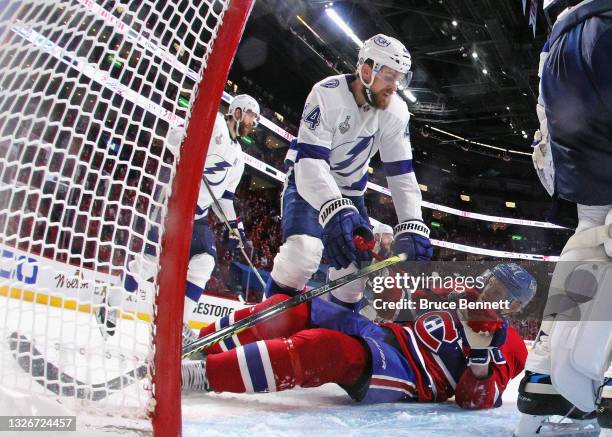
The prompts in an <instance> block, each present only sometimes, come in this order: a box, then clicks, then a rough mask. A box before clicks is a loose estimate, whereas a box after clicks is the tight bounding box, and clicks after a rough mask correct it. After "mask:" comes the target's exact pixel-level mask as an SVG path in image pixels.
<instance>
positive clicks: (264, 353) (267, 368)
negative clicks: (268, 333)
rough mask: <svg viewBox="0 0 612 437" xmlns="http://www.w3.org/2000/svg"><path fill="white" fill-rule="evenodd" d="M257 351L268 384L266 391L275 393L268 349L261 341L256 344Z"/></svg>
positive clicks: (274, 382)
mask: <svg viewBox="0 0 612 437" xmlns="http://www.w3.org/2000/svg"><path fill="white" fill-rule="evenodd" d="M257 349H259V353H260V355H261V362H262V364H263V368H264V372H265V374H266V382H267V383H268V391H271V392H272V391H276V381H275V379H274V369H273V368H272V362H271V361H270V355H269V354H268V347H267V346H266V343H265V342H264V341H263V340H261V341H258V342H257Z"/></svg>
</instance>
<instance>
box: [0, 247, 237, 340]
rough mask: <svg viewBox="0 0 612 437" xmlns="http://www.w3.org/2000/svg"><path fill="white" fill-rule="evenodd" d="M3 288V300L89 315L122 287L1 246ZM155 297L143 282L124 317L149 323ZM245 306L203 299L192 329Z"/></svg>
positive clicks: (112, 279)
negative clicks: (108, 293)
mask: <svg viewBox="0 0 612 437" xmlns="http://www.w3.org/2000/svg"><path fill="white" fill-rule="evenodd" d="M0 284H2V285H1V286H0V296H7V297H11V298H14V299H21V300H24V301H27V302H36V303H38V304H43V305H49V306H52V307H56V308H65V309H69V310H75V311H81V312H86V313H90V312H92V306H93V307H94V308H95V306H97V305H100V303H101V301H102V299H103V296H104V294H105V292H106V290H107V289H108V287H109V286H110V287H120V286H121V277H120V276H115V275H111V274H106V273H100V272H97V271H95V270H90V269H85V268H81V267H77V266H73V265H70V264H66V263H61V262H58V261H54V260H51V259H48V258H44V257H41V256H36V255H32V254H29V253H27V252H24V251H22V250H19V249H16V248H13V247H10V246H7V245H4V244H0ZM153 294H154V287H153V283H152V282H144V281H142V283H141V284H140V288H139V289H138V291H137V292H135V293H134V294H128V293H126V294H125V299H124V301H123V304H122V317H123V318H130V319H133V318H138V319H141V320H144V321H147V322H149V321H150V320H151V316H152V314H153V310H152V308H153V307H152V302H153ZM245 306H246V305H245V304H243V303H241V302H239V301H237V300H232V299H224V298H221V297H216V296H210V295H203V296H202V297H201V299H200V301H199V303H198V305H197V306H196V308H195V309H194V312H193V316H192V318H191V319H190V326H191V327H192V328H196V329H197V328H201V327H203V326H206V325H208V324H209V323H211V322H214V321H215V320H216V319H218V318H219V317H223V316H226V315H230V314H231V313H233V312H235V311H237V310H239V309H241V308H244V307H245Z"/></svg>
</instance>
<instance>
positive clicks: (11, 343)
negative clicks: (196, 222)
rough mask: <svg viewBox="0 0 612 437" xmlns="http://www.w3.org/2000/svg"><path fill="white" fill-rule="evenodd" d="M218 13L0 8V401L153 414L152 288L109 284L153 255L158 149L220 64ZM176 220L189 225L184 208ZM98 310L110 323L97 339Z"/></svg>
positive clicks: (166, 186) (52, 5) (192, 6)
mask: <svg viewBox="0 0 612 437" xmlns="http://www.w3.org/2000/svg"><path fill="white" fill-rule="evenodd" d="M230 3H231V2H230V0H202V1H198V0H173V1H161V0H140V1H127V0H108V1H107V0H96V1H94V0H70V1H59V0H29V1H28V0H0V390H4V392H3V393H4V395H5V396H6V393H9V392H15V393H21V394H23V393H27V394H28V395H31V396H33V397H37V398H42V399H44V398H57V399H61V403H62V404H63V405H66V406H69V407H71V408H75V409H77V410H78V411H85V412H87V413H93V414H99V413H100V412H103V413H104V414H112V415H120V416H126V417H131V418H142V419H146V418H147V417H149V415H150V414H151V413H152V412H154V411H155V408H156V404H158V402H157V401H158V400H156V378H155V373H156V372H158V373H159V372H163V370H160V369H157V370H155V368H154V366H151V364H152V362H153V360H154V356H155V353H159V351H158V350H157V348H156V346H157V344H158V342H159V341H160V336H162V335H165V333H164V332H160V329H159V327H156V326H155V322H154V320H155V315H156V314H157V313H158V312H159V311H163V305H164V302H158V299H157V296H158V291H159V287H158V282H157V281H158V279H159V278H158V277H155V276H154V277H153V278H152V280H150V281H148V282H147V281H144V280H142V281H138V282H139V283H140V287H139V288H138V289H137V290H136V291H135V292H133V293H128V292H125V291H124V287H123V281H124V279H125V278H124V276H125V272H126V268H127V265H128V264H129V263H131V262H132V263H138V262H141V260H142V256H143V254H144V253H145V252H146V253H148V254H154V255H155V256H156V257H157V259H158V260H159V257H160V256H164V254H163V251H162V241H163V238H164V233H165V229H164V223H165V222H166V219H167V216H168V214H173V213H174V212H173V211H169V210H168V199H169V197H170V195H171V187H172V182H173V179H174V178H175V176H176V174H177V164H178V162H179V161H180V158H181V157H180V156H179V144H180V142H181V138H178V139H177V138H171V139H170V140H169V137H172V136H176V132H177V131H178V132H183V129H181V126H186V125H187V123H188V121H189V119H190V115H191V112H192V109H193V107H194V105H195V104H196V101H197V100H198V99H199V98H204V99H206V98H207V94H208V92H209V89H207V87H204V86H199V82H200V77H201V74H203V75H204V80H205V81H206V80H207V75H206V68H207V62H208V60H209V58H210V56H211V53H212V51H213V48H214V50H229V51H231V52H232V54H233V53H234V51H235V47H233V48H228V47H222V48H217V47H214V44H215V41H216V40H217V35H218V33H219V31H220V29H221V27H222V26H223V21H224V17H225V16H226V15H227V10H228V7H229V6H230ZM247 13H248V12H247ZM240 29H242V27H240ZM237 31H238V30H237ZM225 75H227V71H225ZM225 77H226V76H224V77H223V79H222V80H223V82H224V81H225ZM198 90H200V91H199V93H198ZM220 93H221V90H219V91H218V92H217V94H218V95H220ZM211 104H212V105H213V106H214V108H215V109H216V107H217V104H218V100H217V101H216V102H211ZM212 121H213V119H211V120H198V123H204V124H206V123H212ZM175 129H176V130H175ZM189 132H191V131H190V130H189ZM181 150H185V147H183V149H181ZM183 154H184V152H183ZM183 158H184V156H183ZM179 168H180V167H179ZM193 184H195V186H196V188H195V189H196V190H197V185H198V184H199V178H198V179H197V180H195V181H193ZM182 209H183V211H182V212H181V214H183V215H185V216H186V217H188V219H189V220H190V219H191V218H192V217H193V205H185V207H184V208H182ZM189 216H191V217H189ZM162 273H163V272H162ZM136 279H146V278H136ZM177 293H178V294H179V295H181V293H182V291H181V290H178V291H177ZM111 294H113V295H115V296H120V299H119V301H118V303H115V304H114V305H115V306H113V307H109V302H108V296H110V295H111ZM180 298H181V299H182V296H181V297H180ZM158 305H159V306H160V307H159V308H158ZM101 307H104V308H105V310H106V311H107V312H108V311H112V310H115V309H117V310H119V311H118V315H119V319H118V321H117V324H116V328H115V330H114V335H111V336H108V338H107V339H105V338H104V336H103V335H102V330H101V329H100V328H101V327H102V326H101V324H100V323H99V321H98V320H97V319H96V317H95V313H96V312H97V311H98V310H99V309H100V308H101ZM176 317H177V318H178V319H180V318H181V314H176ZM106 332H108V331H106ZM110 332H113V331H112V330H111V331H110ZM156 337H157V338H156ZM174 376H175V375H174V374H171V375H165V377H166V378H171V377H174ZM175 379H176V378H175ZM174 383H175V384H179V385H180V381H176V380H175V381H174ZM1 395H2V392H0V396H1Z"/></svg>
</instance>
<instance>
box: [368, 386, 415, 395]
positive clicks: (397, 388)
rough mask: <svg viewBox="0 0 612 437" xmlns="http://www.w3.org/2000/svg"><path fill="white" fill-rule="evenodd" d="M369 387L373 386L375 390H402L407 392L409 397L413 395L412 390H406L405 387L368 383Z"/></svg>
mask: <svg viewBox="0 0 612 437" xmlns="http://www.w3.org/2000/svg"><path fill="white" fill-rule="evenodd" d="M370 388H374V389H377V390H393V391H399V392H402V393H404V394H407V395H408V396H410V397H411V398H413V397H414V392H411V391H409V390H406V389H405V388H399V387H389V386H387V385H377V384H370Z"/></svg>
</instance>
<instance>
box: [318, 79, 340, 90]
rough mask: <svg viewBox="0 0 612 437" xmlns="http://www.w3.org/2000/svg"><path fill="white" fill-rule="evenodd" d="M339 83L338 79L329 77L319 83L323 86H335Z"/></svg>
mask: <svg viewBox="0 0 612 437" xmlns="http://www.w3.org/2000/svg"><path fill="white" fill-rule="evenodd" d="M338 85H340V80H339V79H330V80H327V81H325V82H323V83H322V84H321V86H322V87H323V88H337V87H338Z"/></svg>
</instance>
